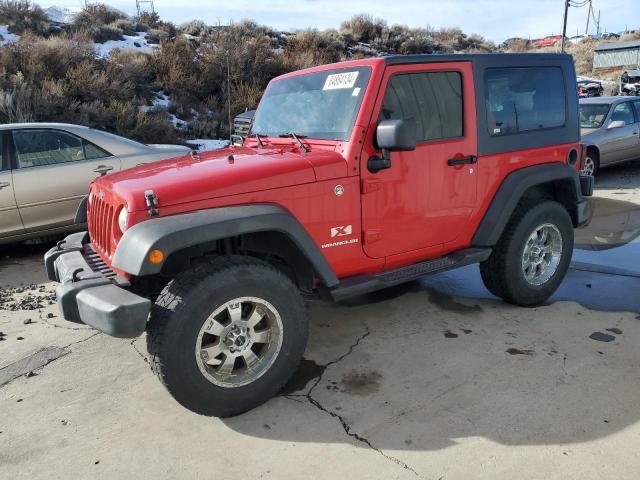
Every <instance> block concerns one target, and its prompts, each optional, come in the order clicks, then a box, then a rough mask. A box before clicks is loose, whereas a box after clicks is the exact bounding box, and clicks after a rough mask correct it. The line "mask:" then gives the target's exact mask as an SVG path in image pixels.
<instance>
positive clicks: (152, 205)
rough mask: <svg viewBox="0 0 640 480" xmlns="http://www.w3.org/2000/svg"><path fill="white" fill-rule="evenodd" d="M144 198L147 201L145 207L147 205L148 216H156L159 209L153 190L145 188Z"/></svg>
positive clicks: (158, 213)
mask: <svg viewBox="0 0 640 480" xmlns="http://www.w3.org/2000/svg"><path fill="white" fill-rule="evenodd" d="M144 200H145V202H147V207H149V216H150V217H157V216H158V215H160V210H158V197H157V196H156V194H155V192H154V191H153V190H145V192H144Z"/></svg>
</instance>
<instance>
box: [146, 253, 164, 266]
mask: <svg viewBox="0 0 640 480" xmlns="http://www.w3.org/2000/svg"><path fill="white" fill-rule="evenodd" d="M163 260H164V253H162V250H151V251H150V252H149V261H150V262H151V263H155V264H158V263H162V261H163Z"/></svg>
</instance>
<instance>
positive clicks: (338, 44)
mask: <svg viewBox="0 0 640 480" xmlns="http://www.w3.org/2000/svg"><path fill="white" fill-rule="evenodd" d="M1 25H3V26H1ZM0 34H1V35H2V38H0V45H1V46H0V122H4V123H7V122H15V121H65V122H72V123H80V124H85V125H89V126H93V127H97V128H101V129H104V130H107V131H111V132H114V133H117V134H120V135H124V136H127V137H131V138H134V139H137V140H140V141H143V142H147V143H154V142H179V141H182V140H183V139H185V138H201V139H207V138H225V137H227V136H228V125H227V119H226V118H227V114H226V111H227V109H226V105H227V102H228V98H227V93H226V78H227V61H228V63H229V74H230V79H231V109H232V114H233V115H235V114H237V113H239V112H242V111H244V110H245V109H251V108H254V107H255V106H256V105H257V103H258V101H259V99H260V96H261V94H262V91H263V89H264V88H265V86H266V84H267V83H268V82H269V80H270V79H271V78H273V77H275V76H277V75H280V74H282V73H285V72H289V71H292V70H296V69H299V68H304V67H309V66H314V65H318V64H323V63H329V62H337V61H341V60H345V59H349V58H362V57H367V56H378V55H389V54H412V53H458V52H481V53H490V52H494V51H497V50H500V47H498V46H496V45H494V44H493V43H492V42H489V41H487V40H485V39H484V38H483V37H481V36H480V35H475V34H465V33H464V32H462V31H461V30H460V29H457V28H448V29H435V28H430V27H427V28H409V27H406V26H402V25H391V26H389V25H387V23H386V22H385V21H384V20H381V19H373V18H371V17H369V16H367V15H357V16H355V17H353V18H351V19H350V20H346V21H345V22H343V23H342V24H341V26H340V29H339V30H324V31H317V30H301V31H294V32H279V31H276V30H274V29H271V28H270V27H267V26H263V25H258V24H256V23H254V22H251V21H242V22H239V23H234V24H231V25H224V26H223V25H214V26H212V25H205V24H204V23H203V22H201V21H192V22H189V23H185V24H182V25H174V24H172V23H171V22H167V21H164V20H162V19H160V18H159V17H158V15H157V14H149V13H145V14H143V15H141V16H140V17H128V16H127V15H125V14H124V13H122V12H120V11H118V10H114V9H112V8H110V7H107V6H104V5H100V4H90V5H88V6H87V7H85V8H84V9H81V10H77V11H71V10H68V9H61V8H59V7H50V8H49V9H47V10H43V9H42V8H40V7H38V6H37V5H34V4H31V3H30V2H28V1H25V0H17V1H14V0H9V1H7V0H2V1H0ZM592 43H593V42H583V43H581V44H579V45H575V46H569V52H570V53H572V54H574V57H575V59H576V65H577V69H578V72H579V73H590V72H591V63H592V61H593V57H592V55H593V54H592V50H593V45H592ZM502 48H504V46H503V47H502ZM531 48H532V47H531V45H530V44H529V42H525V44H521V43H520V44H517V45H511V46H510V47H509V49H508V50H509V51H529V50H531Z"/></svg>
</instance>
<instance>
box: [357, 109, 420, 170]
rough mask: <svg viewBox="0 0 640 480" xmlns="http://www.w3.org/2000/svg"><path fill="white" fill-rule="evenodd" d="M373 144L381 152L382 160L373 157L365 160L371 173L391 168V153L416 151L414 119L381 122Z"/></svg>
mask: <svg viewBox="0 0 640 480" xmlns="http://www.w3.org/2000/svg"><path fill="white" fill-rule="evenodd" d="M375 143H376V145H377V147H378V148H379V149H380V150H381V151H382V158H380V157H378V156H373V157H370V158H369V160H367V169H368V170H369V171H370V172H371V173H377V172H379V171H380V170H384V169H387V168H391V152H399V151H410V150H415V149H416V121H415V119H414V118H408V119H394V120H391V119H388V120H382V121H381V122H380V123H379V124H378V126H377V127H376V136H375Z"/></svg>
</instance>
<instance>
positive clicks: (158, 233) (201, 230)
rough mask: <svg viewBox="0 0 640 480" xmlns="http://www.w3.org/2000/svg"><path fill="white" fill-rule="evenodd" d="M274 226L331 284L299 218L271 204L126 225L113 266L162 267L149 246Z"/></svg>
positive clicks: (170, 249)
mask: <svg viewBox="0 0 640 480" xmlns="http://www.w3.org/2000/svg"><path fill="white" fill-rule="evenodd" d="M269 231H276V232H281V233H283V234H285V235H287V236H288V237H289V238H290V239H291V240H292V241H293V242H294V244H295V245H296V246H297V247H298V248H299V249H300V250H301V252H302V253H303V254H304V255H305V256H306V258H307V259H308V260H309V262H310V263H311V265H312V266H313V268H314V270H315V271H316V273H317V274H318V276H319V278H320V279H321V280H322V281H323V282H324V284H325V285H327V286H329V287H331V286H334V285H337V284H338V278H337V277H336V274H335V273H334V271H333V269H332V268H331V266H330V265H329V263H328V262H327V260H326V258H325V257H324V255H322V253H321V252H320V249H319V248H318V246H317V245H316V243H315V242H314V241H313V239H312V238H311V237H310V236H309V234H308V233H307V231H306V230H305V229H304V227H303V226H302V225H301V224H300V222H298V220H297V219H296V218H295V217H294V216H293V215H292V214H291V213H289V212H288V211H287V210H285V209H284V208H282V207H280V206H278V205H274V204H253V205H239V206H232V207H219V208H212V209H208V210H198V211H195V212H190V213H183V214H178V215H171V216H167V217H159V218H153V219H150V220H148V221H145V222H141V223H138V224H136V225H134V226H132V227H131V228H129V229H128V230H127V231H126V232H125V233H124V235H123V236H122V238H121V239H120V242H119V243H118V247H117V248H116V251H115V253H114V255H113V260H112V266H113V267H114V268H116V269H118V270H122V271H124V272H127V273H130V274H132V275H136V276H142V275H153V274H155V273H160V271H161V269H162V263H160V264H154V263H151V262H150V261H149V258H148V257H149V252H150V251H151V250H156V249H157V250H161V251H162V252H163V253H164V258H165V259H167V258H169V256H170V255H171V254H172V253H174V252H177V251H179V250H182V249H185V248H188V247H193V246H197V245H202V244H205V243H207V242H212V241H215V240H221V239H224V238H229V237H233V236H237V235H242V234H247V233H257V232H269Z"/></svg>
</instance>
